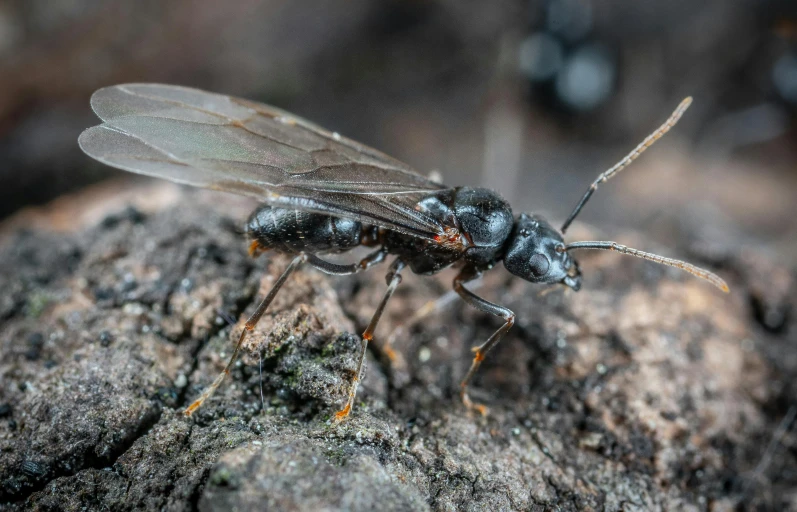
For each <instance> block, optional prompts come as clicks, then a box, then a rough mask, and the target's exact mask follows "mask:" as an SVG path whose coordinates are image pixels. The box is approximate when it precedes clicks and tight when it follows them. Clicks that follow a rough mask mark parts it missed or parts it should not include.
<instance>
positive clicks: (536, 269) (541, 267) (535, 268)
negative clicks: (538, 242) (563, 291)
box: [529, 253, 551, 277]
mask: <svg viewBox="0 0 797 512" xmlns="http://www.w3.org/2000/svg"><path fill="white" fill-rule="evenodd" d="M550 267H551V263H550V262H549V261H548V258H547V257H545V255H544V254H540V253H537V254H535V255H534V256H532V257H531V259H530V260H529V271H530V272H531V275H533V276H534V277H543V276H544V275H545V274H547V273H548V269H549V268H550Z"/></svg>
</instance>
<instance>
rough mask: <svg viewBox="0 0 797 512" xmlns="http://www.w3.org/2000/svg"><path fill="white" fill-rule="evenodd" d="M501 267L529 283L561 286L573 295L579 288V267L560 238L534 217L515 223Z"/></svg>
mask: <svg viewBox="0 0 797 512" xmlns="http://www.w3.org/2000/svg"><path fill="white" fill-rule="evenodd" d="M504 266H505V267H506V269H507V270H508V271H509V272H511V273H512V274H514V275H516V276H518V277H521V278H523V279H525V280H526V281H529V282H532V283H546V284H554V283H563V284H564V285H566V286H568V287H570V288H572V289H573V290H575V291H578V290H579V288H581V272H580V271H579V269H578V263H576V260H575V259H574V258H573V257H572V256H570V254H568V253H567V251H566V246H565V243H564V240H563V239H562V234H561V233H560V232H559V231H557V230H556V229H554V228H553V226H551V225H550V224H549V223H548V221H546V220H545V219H543V218H542V217H539V216H536V215H528V214H525V213H522V214H520V216H519V217H518V218H517V220H515V226H514V228H513V230H512V234H511V235H510V236H509V240H508V242H507V245H506V253H505V254H504Z"/></svg>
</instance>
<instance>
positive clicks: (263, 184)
mask: <svg viewBox="0 0 797 512" xmlns="http://www.w3.org/2000/svg"><path fill="white" fill-rule="evenodd" d="M690 103H691V98H687V99H685V100H684V101H683V102H681V104H680V105H679V106H678V108H677V109H676V110H675V112H673V114H672V115H671V116H670V118H669V119H668V120H667V121H666V122H665V123H664V124H663V125H662V126H661V127H660V128H659V129H657V130H656V131H655V132H653V133H652V134H651V135H649V136H648V137H647V138H646V139H645V140H644V141H642V143H641V144H639V145H638V146H637V147H636V148H635V149H634V150H633V151H632V152H631V153H629V154H628V155H627V156H626V157H625V158H623V159H622V160H621V161H620V162H619V163H617V164H616V165H615V166H614V167H612V168H610V169H609V170H607V171H606V172H604V173H602V174H601V175H600V176H598V178H597V179H596V180H595V181H594V182H593V183H592V185H590V187H589V188H588V189H587V191H586V192H585V193H584V195H583V197H582V198H581V200H580V201H579V202H578V203H577V204H576V207H575V208H574V209H573V211H572V213H571V214H570V216H569V217H568V218H567V220H566V221H565V222H564V224H563V225H562V228H561V229H560V230H556V229H555V228H553V227H552V226H551V225H550V224H549V223H548V222H547V221H546V220H545V219H543V218H542V217H540V216H537V215H529V214H525V213H523V214H520V215H519V216H517V218H515V217H513V215H512V209H511V208H510V206H509V204H508V203H507V202H506V201H505V200H504V199H503V198H501V197H500V196H499V195H498V194H496V193H495V192H493V191H491V190H487V189H483V188H469V187H448V186H445V185H443V184H440V183H438V182H436V181H433V180H431V179H429V178H426V177H424V176H422V175H420V174H418V173H416V172H415V171H414V170H413V169H412V168H411V167H409V166H408V165H406V164H404V163H402V162H399V161H398V160H395V159H393V158H391V157H389V156H387V155H385V154H383V153H380V152H379V151H377V150H375V149H372V148H369V147H367V146H365V145H363V144H360V143H358V142H356V141H353V140H351V139H347V138H345V137H341V136H340V135H339V134H337V133H335V132H329V131H327V130H324V129H323V128H321V127H319V126H317V125H315V124H313V123H310V122H309V121H306V120H304V119H301V118H299V117H296V116H293V115H291V114H289V113H288V112H285V111H283V110H280V109H277V108H274V107H271V106H269V105H264V104H262V103H255V102H251V101H247V100H244V99H241V98H233V97H230V96H223V95H219V94H212V93H207V92H204V91H199V90H196V89H189V88H186V87H177V86H169V85H159V84H125V85H119V86H114V87H107V88H105V89H100V90H99V91H97V92H96V93H94V95H93V96H92V99H91V105H92V108H93V109H94V111H95V112H96V113H97V115H98V116H99V117H100V118H101V119H102V120H103V124H101V125H99V126H95V127H92V128H89V129H88V130H86V131H84V132H83V133H82V134H81V136H80V138H79V140H78V142H79V143H80V146H81V148H82V149H83V150H84V151H85V152H86V153H87V154H89V155H90V156H92V157H94V158H96V159H98V160H100V161H102V162H105V163H107V164H108V165H112V166H115V167H118V168H120V169H124V170H127V171H131V172H136V173H140V174H146V175H150V176H157V177H160V178H166V179H169V180H172V181H175V182H177V183H184V184H189V185H194V186H199V187H205V188H211V189H215V190H222V191H227V192H233V193H237V194H243V195H248V196H253V197H256V198H258V199H259V200H261V201H262V202H263V203H265V204H264V205H263V206H261V207H260V208H258V210H256V211H255V212H254V213H253V214H252V215H251V217H250V218H249V221H248V223H247V226H246V231H247V233H248V235H249V236H250V238H251V239H252V245H251V246H250V250H251V252H252V253H254V254H256V253H258V252H260V251H261V250H275V251H279V252H284V253H288V254H292V255H294V258H293V260H292V261H291V263H290V264H289V265H288V267H287V268H286V269H285V271H284V272H283V273H282V275H280V277H279V278H278V279H277V281H276V282H275V283H274V286H273V287H272V289H271V291H269V293H268V294H267V295H266V297H265V298H264V299H263V300H262V301H261V302H260V304H259V305H258V306H257V308H256V309H255V311H254V313H252V315H251V316H250V317H249V319H248V320H247V321H246V324H245V328H244V329H243V331H242V333H241V336H240V338H239V339H238V344H237V345H236V347H235V350H234V352H233V354H232V356H231V357H230V359H229V361H228V363H227V366H226V367H225V369H224V371H223V372H222V373H221V374H220V375H219V376H218V377H217V378H216V380H215V381H213V383H212V384H211V385H210V386H208V387H207V388H206V390H205V391H204V392H203V393H202V394H201V395H200V397H199V398H198V399H196V400H195V401H194V402H193V403H192V404H191V405H190V406H188V407H187V408H186V409H185V411H184V412H185V414H186V415H190V414H191V413H193V411H195V410H196V409H197V408H198V407H200V406H201V405H202V403H203V402H204V401H205V400H207V398H208V397H210V395H211V394H212V393H213V391H214V390H215V389H216V388H218V386H219V385H220V384H221V382H222V380H223V379H224V376H225V375H227V374H228V373H229V371H230V368H231V367H232V365H233V363H234V362H235V359H236V357H237V355H238V352H239V350H240V348H241V345H242V343H243V341H244V339H245V337H246V335H247V333H248V332H249V331H251V330H252V329H254V326H255V325H256V324H257V322H258V321H259V320H260V318H261V317H262V316H263V314H264V313H265V311H266V309H267V308H268V306H269V304H271V301H272V300H273V299H274V297H275V296H276V294H277V292H278V291H279V290H280V288H281V287H282V286H283V285H284V284H285V282H286V280H287V279H288V277H289V276H290V275H291V274H292V273H293V272H294V271H295V270H296V269H297V268H299V267H300V266H301V265H302V264H305V263H309V264H310V265H312V266H314V267H316V268H318V269H320V270H322V271H324V272H326V273H329V274H338V275H345V274H354V273H356V272H361V271H364V270H367V269H369V268H371V267H372V266H373V265H376V264H378V263H380V262H382V261H384V260H385V259H386V257H387V256H388V255H394V256H395V259H394V261H393V263H392V264H391V265H390V269H389V271H388V273H387V284H388V287H387V290H386V291H385V293H384V295H383V297H382V300H381V302H380V303H379V304H378V305H377V307H376V310H375V312H374V314H373V316H372V318H371V321H370V323H369V324H368V327H367V328H366V329H365V332H363V336H362V345H361V349H360V354H359V364H358V368H357V370H356V372H355V374H354V376H353V379H352V385H351V387H350V389H349V398H348V401H347V403H346V406H345V407H344V408H343V409H342V410H341V411H339V412H338V413H337V414H336V419H338V420H340V419H343V418H345V417H347V416H348V415H349V413H350V411H351V409H352V405H353V403H354V397H355V394H356V392H357V384H358V382H359V380H360V378H361V374H362V369H363V364H364V362H365V353H366V348H367V344H368V342H369V341H370V340H371V339H372V338H373V334H374V330H375V329H376V326H377V323H378V322H379V319H380V318H381V316H382V312H383V311H384V309H385V305H386V304H387V302H388V300H389V299H390V297H391V296H392V295H393V292H394V291H395V290H396V287H397V286H398V285H399V283H400V282H401V272H402V270H404V268H405V267H409V268H410V269H411V270H412V271H413V272H415V273H417V274H424V275H426V274H434V273H435V272H438V271H440V270H442V269H444V268H446V267H449V266H451V265H454V264H457V265H459V266H460V269H459V273H458V274H457V276H456V277H455V278H454V283H453V287H454V290H455V291H456V292H457V294H459V296H460V297H462V299H463V300H465V302H467V303H468V304H470V305H471V306H473V307H475V308H477V309H480V310H481V311H484V312H487V313H490V314H492V315H495V316H498V317H501V318H502V319H503V320H504V323H503V325H502V326H501V327H500V328H499V329H498V330H497V331H495V333H494V334H493V335H492V336H490V338H489V339H488V340H487V341H486V342H484V343H483V344H481V345H479V346H478V347H476V348H475V349H474V352H475V355H474V358H473V362H472V363H471V367H470V370H469V371H468V373H467V375H466V376H465V378H464V379H463V380H462V383H461V390H460V392H461V396H462V400H463V402H464V403H465V405H466V406H468V407H469V408H476V409H478V410H481V411H482V412H484V410H485V408H484V407H483V406H481V405H477V404H473V403H471V401H470V398H469V396H468V383H469V382H470V380H471V378H472V377H473V375H474V373H475V372H476V370H477V369H478V368H479V365H480V364H481V362H482V360H484V357H485V355H486V354H487V352H489V350H490V349H491V348H492V347H493V346H495V344H496V343H498V341H499V340H500V339H501V337H502V336H503V335H504V334H506V332H507V331H509V329H511V327H512V325H513V324H514V321H515V314H514V313H513V312H512V311H510V310H509V309H507V308H504V307H502V306H499V305H497V304H493V303H491V302H488V301H486V300H484V299H483V298H481V297H479V296H478V295H476V294H474V293H473V292H472V291H470V290H468V289H467V288H466V287H465V283H467V282H468V281H472V280H473V279H476V278H477V277H479V276H480V275H481V273H482V272H484V271H486V270H489V269H491V268H492V267H493V266H495V265H496V264H497V263H498V262H500V261H503V262H504V266H505V267H506V269H507V270H508V271H509V272H511V273H512V274H514V275H516V276H519V277H521V278H523V279H525V280H526V281H529V282H532V283H542V284H562V285H564V286H566V287H568V288H571V289H573V290H578V289H579V288H581V273H580V271H579V267H578V264H577V263H576V261H575V259H573V258H572V257H571V255H570V252H569V251H572V250H577V249H604V250H612V251H617V252H620V253H622V254H630V255H632V256H637V257H640V258H644V259H647V260H650V261H654V262H656V263H661V264H665V265H670V266H672V267H677V268H680V269H683V270H685V271H687V272H690V273H691V274H693V275H696V276H698V277H701V278H703V279H706V280H708V281H709V282H711V283H712V284H714V285H716V286H717V287H719V288H721V289H723V290H724V291H728V287H727V285H726V284H725V282H724V281H723V280H722V279H720V278H719V277H717V276H716V275H714V274H712V273H711V272H708V271H706V270H703V269H700V268H697V267H695V266H694V265H690V264H689V263H685V262H682V261H679V260H673V259H669V258H665V257H663V256H658V255H655V254H649V253H646V252H642V251H639V250H636V249H632V248H630V247H626V246H623V245H620V244H617V243H614V242H573V243H570V244H565V242H564V239H563V235H564V233H565V231H566V230H567V228H568V226H570V223H571V222H572V221H573V219H575V218H576V216H577V215H578V214H579V212H580V211H581V209H582V208H583V207H584V205H585V204H586V202H587V201H588V200H589V198H590V197H591V196H592V194H593V193H594V192H595V190H597V188H598V186H599V185H600V184H602V183H604V182H605V181H607V180H608V179H610V178H611V177H612V176H614V175H616V174H617V173H618V172H619V171H620V170H622V169H623V168H624V167H626V166H627V165H628V164H629V163H631V162H632V161H633V160H634V159H636V158H637V157H638V156H639V155H640V154H641V153H642V152H643V151H645V149H647V148H648V147H649V146H650V145H652V144H653V143H654V142H655V141H656V140H658V139H659V138H660V137H661V136H662V135H663V134H665V133H666V132H667V131H668V130H669V129H670V128H672V127H673V126H674V125H675V123H676V122H677V121H678V119H679V118H680V117H681V115H682V114H683V113H684V111H685V110H686V108H687V107H688V106H689V104H690ZM361 245H362V246H367V247H374V248H375V249H374V251H373V252H371V253H370V254H368V255H367V256H365V257H364V258H363V259H362V260H360V261H359V262H356V263H352V264H348V265H345V264H338V263H333V262H330V261H326V260H324V259H322V258H320V257H319V256H318V255H319V254H323V253H333V252H345V251H347V250H350V249H352V248H354V247H358V246H361ZM382 350H383V352H384V353H385V354H386V355H388V356H390V354H391V353H393V351H392V349H391V348H390V346H389V342H388V343H386V344H384V345H383V346H382Z"/></svg>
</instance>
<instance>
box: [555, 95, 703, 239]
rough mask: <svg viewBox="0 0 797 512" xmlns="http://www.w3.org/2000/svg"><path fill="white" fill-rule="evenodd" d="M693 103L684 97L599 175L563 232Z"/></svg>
mask: <svg viewBox="0 0 797 512" xmlns="http://www.w3.org/2000/svg"><path fill="white" fill-rule="evenodd" d="M691 104H692V97H691V96H688V97H687V98H684V100H683V101H682V102H681V103H680V104H679V105H678V107H677V108H676V109H675V111H673V113H672V114H670V117H669V119H667V121H665V122H664V124H663V125H661V126H659V128H658V129H657V130H656V131H655V132H653V133H651V134H650V135H648V136H647V137H645V140H643V141H642V142H640V143H639V145H638V146H637V147H635V148H634V150H633V151H631V152H630V153H628V154H627V155H626V156H625V158H623V159H622V160H620V161H619V162H617V163H616V164H614V167H612V168H611V169H609V170H608V171H606V172H604V173H603V174H601V175H600V176H598V179H596V180H595V181H594V182H592V185H590V186H589V188H588V189H587V191H586V192H585V193H584V197H582V198H581V201H579V202H578V204H577V205H576V207H575V209H574V210H573V213H571V214H570V216H569V217H568V218H567V220H566V221H565V223H564V224H563V225H562V234H564V232H565V231H567V228H568V227H569V226H570V223H571V222H573V219H575V218H576V216H577V215H578V214H579V213H580V212H581V209H582V208H584V205H585V204H586V203H587V201H588V200H589V198H590V197H592V194H594V193H595V191H596V190H598V185H600V184H601V183H604V182H606V181H608V180H609V178H611V177H612V176H614V175H615V174H617V173H618V172H620V171H622V170H623V169H624V168H626V167H628V164H630V163H631V162H633V161H634V160H636V159H637V157H638V156H639V155H641V154H642V153H644V152H645V150H646V149H648V148H649V147H650V146H652V145H653V143H654V142H656V141H657V140H659V139H660V138H662V136H663V135H664V134H665V133H667V132H668V131H670V128H672V127H673V126H675V123H677V122H678V120H679V119H680V118H681V116H682V115H683V114H684V112H686V109H687V108H689V105H691Z"/></svg>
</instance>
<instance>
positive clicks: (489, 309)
mask: <svg viewBox="0 0 797 512" xmlns="http://www.w3.org/2000/svg"><path fill="white" fill-rule="evenodd" d="M480 275H481V272H477V271H476V270H474V269H473V268H469V267H465V268H463V269H462V271H460V273H459V274H458V275H457V277H455V278H454V291H456V292H457V293H458V294H459V296H460V297H462V299H463V300H464V301H465V302H467V303H468V304H470V305H471V306H473V307H474V308H476V309H478V310H480V311H484V312H485V313H490V314H491V315H495V316H500V317H501V318H503V319H504V325H502V326H501V327H499V328H498V330H497V331H495V332H494V333H493V335H492V336H490V338H489V339H488V340H487V341H485V342H484V343H483V344H481V345H479V346H478V347H475V348H474V349H473V351H474V352H475V355H474V357H473V362H472V363H471V365H470V369H469V370H468V373H467V375H465V378H464V379H462V383H461V384H460V396H461V397H462V403H463V404H465V407H467V408H468V409H469V410H476V411H479V412H480V413H481V414H482V415H486V414H487V407H485V406H484V405H482V404H475V403H473V402H471V400H470V396H468V383H469V382H470V380H471V379H472V378H473V376H474V375H475V374H476V371H477V370H478V369H479V366H481V364H482V361H484V357H485V356H486V355H487V352H489V351H490V349H492V348H493V347H494V346H495V345H496V344H497V343H498V342H499V341H501V338H503V337H504V335H505V334H506V333H507V332H508V331H509V329H511V328H512V326H513V325H515V313H513V312H512V311H511V310H509V309H507V308H505V307H503V306H499V305H498V304H493V303H492V302H489V301H486V300H484V299H482V298H481V297H479V296H478V295H476V294H475V293H473V292H472V291H470V290H468V289H467V288H465V286H464V283H467V282H468V281H472V280H474V279H477V278H478V277H479V276H480Z"/></svg>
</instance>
